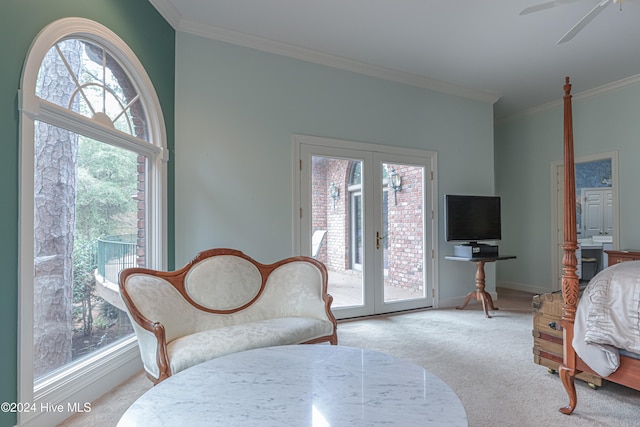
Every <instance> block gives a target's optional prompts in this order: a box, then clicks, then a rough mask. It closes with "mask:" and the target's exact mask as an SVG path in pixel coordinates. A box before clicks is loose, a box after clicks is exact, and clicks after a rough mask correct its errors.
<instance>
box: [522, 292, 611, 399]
mask: <svg viewBox="0 0 640 427" xmlns="http://www.w3.org/2000/svg"><path fill="white" fill-rule="evenodd" d="M563 305H564V302H563V300H562V292H561V291H557V292H551V293H548V294H542V295H534V297H533V301H532V303H531V307H532V309H533V332H532V333H533V361H534V362H535V363H537V364H538V365H542V366H546V367H547V369H548V370H549V371H550V372H556V371H557V370H558V368H559V367H560V364H561V363H562V342H563V339H562V328H561V326H560V319H561V318H562V306H563ZM576 378H578V379H580V380H582V381H586V382H588V383H589V384H590V385H592V386H593V387H600V386H601V385H602V378H600V377H599V376H597V375H592V374H588V373H585V372H581V373H579V374H578V375H576Z"/></svg>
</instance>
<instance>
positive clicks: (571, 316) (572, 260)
mask: <svg viewBox="0 0 640 427" xmlns="http://www.w3.org/2000/svg"><path fill="white" fill-rule="evenodd" d="M563 249H564V256H563V258H562V266H563V268H562V271H563V272H562V298H563V300H564V310H563V316H562V321H561V324H562V329H563V339H564V345H563V363H562V365H560V369H559V373H560V379H561V380H562V384H563V385H564V388H565V390H566V391H567V394H568V395H569V405H568V406H566V407H563V408H561V409H560V412H562V413H563V414H567V415H569V414H571V413H572V412H573V410H574V409H575V407H576V403H577V395H576V388H575V384H574V378H575V374H576V353H575V350H574V349H573V345H572V341H573V323H574V321H575V317H576V306H577V304H578V292H579V286H580V285H579V281H578V275H577V274H576V270H577V267H576V266H577V264H578V262H577V259H576V249H578V238H577V230H576V178H575V165H574V155H573V118H572V111H571V84H570V83H569V77H566V78H565V84H564V245H563Z"/></svg>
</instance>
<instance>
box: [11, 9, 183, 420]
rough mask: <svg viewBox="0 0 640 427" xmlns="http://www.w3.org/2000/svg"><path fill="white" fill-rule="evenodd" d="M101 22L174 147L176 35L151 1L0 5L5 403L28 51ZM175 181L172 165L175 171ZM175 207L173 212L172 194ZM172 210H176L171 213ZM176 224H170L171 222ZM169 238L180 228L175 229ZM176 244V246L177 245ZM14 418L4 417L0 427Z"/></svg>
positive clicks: (14, 321) (14, 314)
mask: <svg viewBox="0 0 640 427" xmlns="http://www.w3.org/2000/svg"><path fill="white" fill-rule="evenodd" d="M71 16H78V17H84V18H88V19H92V20H95V21H97V22H99V23H101V24H103V25H105V26H107V27H109V28H110V29H111V30H113V31H114V32H115V33H117V34H118V35H119V36H120V37H121V38H122V39H123V40H124V41H125V42H127V43H128V44H129V46H130V47H131V48H132V49H133V51H134V52H135V53H136V55H137V56H138V58H139V59H140V61H141V62H142V64H143V65H144V67H145V68H146V70H147V72H148V73H149V76H150V77H151V80H152V81H153V84H154V86H155V89H156V91H157V93H158V96H159V98H160V103H161V105H162V109H163V112H164V116H165V117H164V119H165V123H166V127H167V134H168V138H169V146H170V147H173V133H174V132H173V110H174V106H173V104H174V58H175V31H173V29H172V28H171V27H170V26H169V25H168V24H167V23H166V21H164V19H163V18H162V17H161V16H160V15H159V14H158V13H157V11H156V10H155V9H154V8H153V7H152V6H151V5H150V4H149V3H148V1H147V0H91V1H87V0H55V1H51V0H2V2H0V40H2V43H1V44H0V58H2V65H1V66H0V144H1V146H2V156H0V200H2V203H3V207H2V210H1V211H0V235H1V236H2V239H1V240H0V271H2V281H1V283H0V292H1V293H2V297H1V298H0V325H2V328H0V342H1V343H2V351H1V352H0V402H15V401H16V398H17V385H16V384H17V374H18V373H17V350H16V349H17V330H18V285H17V283H18V277H17V275H18V186H19V182H18V169H19V161H18V155H19V142H18V103H17V92H18V88H19V86H20V74H21V72H22V66H23V64H24V60H25V58H26V55H27V52H28V49H29V46H30V45H31V42H32V41H33V39H34V38H35V37H36V35H37V34H38V32H39V31H40V30H41V29H42V28H44V27H45V26H46V25H47V24H49V23H51V22H53V21H55V20H57V19H60V18H64V17H71ZM169 179H170V180H173V167H172V165H171V166H170V178H169ZM169 205H170V206H173V194H172V193H170V198H169ZM172 213H173V211H171V214H172ZM170 224H171V222H170ZM170 227H171V228H170V233H169V235H170V237H172V236H173V228H172V225H171V226H170ZM170 244H171V245H173V241H171V242H170ZM15 422H16V417H15V414H8V413H0V426H11V425H14V424H15Z"/></svg>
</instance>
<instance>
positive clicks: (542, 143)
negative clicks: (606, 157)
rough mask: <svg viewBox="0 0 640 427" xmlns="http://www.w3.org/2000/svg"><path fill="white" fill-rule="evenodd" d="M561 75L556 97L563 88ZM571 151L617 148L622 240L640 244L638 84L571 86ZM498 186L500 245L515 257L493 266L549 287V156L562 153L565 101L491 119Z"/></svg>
mask: <svg viewBox="0 0 640 427" xmlns="http://www.w3.org/2000/svg"><path fill="white" fill-rule="evenodd" d="M563 83H564V79H563V78H560V79H559V80H558V84H557V86H558V99H559V100H561V99H562V96H563V95H564V93H563V89H562V85H563ZM572 92H573V94H574V99H573V128H574V145H575V156H576V157H581V156H587V155H594V154H599V153H606V152H611V151H617V152H618V157H619V165H618V169H619V170H618V178H619V181H618V183H619V186H618V188H619V195H620V202H619V206H620V244H619V247H620V248H622V249H625V248H632V249H634V248H635V249H638V248H640V227H638V225H637V218H638V216H639V214H640V197H638V182H640V168H638V166H637V163H638V160H639V159H640V120H639V118H640V84H636V85H633V86H627V87H625V88H622V89H618V90H616V91H611V92H607V93H604V94H599V95H595V96H583V97H581V96H580V88H579V87H576V86H575V85H574V86H573V88H572ZM495 134H496V135H495V137H496V144H495V157H496V160H495V162H496V191H497V192H498V193H499V194H502V195H504V196H505V197H506V198H507V199H508V200H509V202H510V203H506V204H505V205H504V206H503V215H504V216H505V225H504V227H505V228H504V229H503V233H504V236H505V238H504V240H503V243H502V245H501V247H502V246H504V247H505V248H510V249H513V251H517V252H518V254H519V259H518V260H517V261H516V262H513V263H502V264H501V265H499V266H498V270H497V274H498V282H506V283H508V284H509V285H508V286H510V287H511V286H513V287H515V288H518V289H523V290H530V291H532V292H544V291H545V290H551V289H553V288H552V286H553V285H552V283H553V279H552V277H551V238H552V231H551V217H552V213H551V195H550V189H551V183H550V177H551V164H552V162H560V161H562V156H563V152H562V149H563V148H562V145H563V138H564V133H563V108H562V104H561V103H560V104H559V105H558V106H557V107H554V108H551V109H547V110H544V111H542V112H539V113H537V114H530V115H526V116H523V117H521V118H518V119H515V120H511V121H507V122H505V123H502V124H499V125H497V126H496V130H495Z"/></svg>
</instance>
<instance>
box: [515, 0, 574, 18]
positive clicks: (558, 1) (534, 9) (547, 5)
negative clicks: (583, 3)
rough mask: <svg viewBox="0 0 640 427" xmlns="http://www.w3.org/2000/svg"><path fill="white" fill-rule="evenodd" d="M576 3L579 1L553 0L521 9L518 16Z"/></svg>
mask: <svg viewBox="0 0 640 427" xmlns="http://www.w3.org/2000/svg"><path fill="white" fill-rule="evenodd" d="M576 1H580V0H555V1H548V2H545V3H540V4H536V5H533V6H529V7H527V8H525V9H522V11H520V15H528V14H530V13H535V12H540V11H542V10H547V9H551V8H554V7H557V6H562V5H563V4H567V3H574V2H576Z"/></svg>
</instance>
